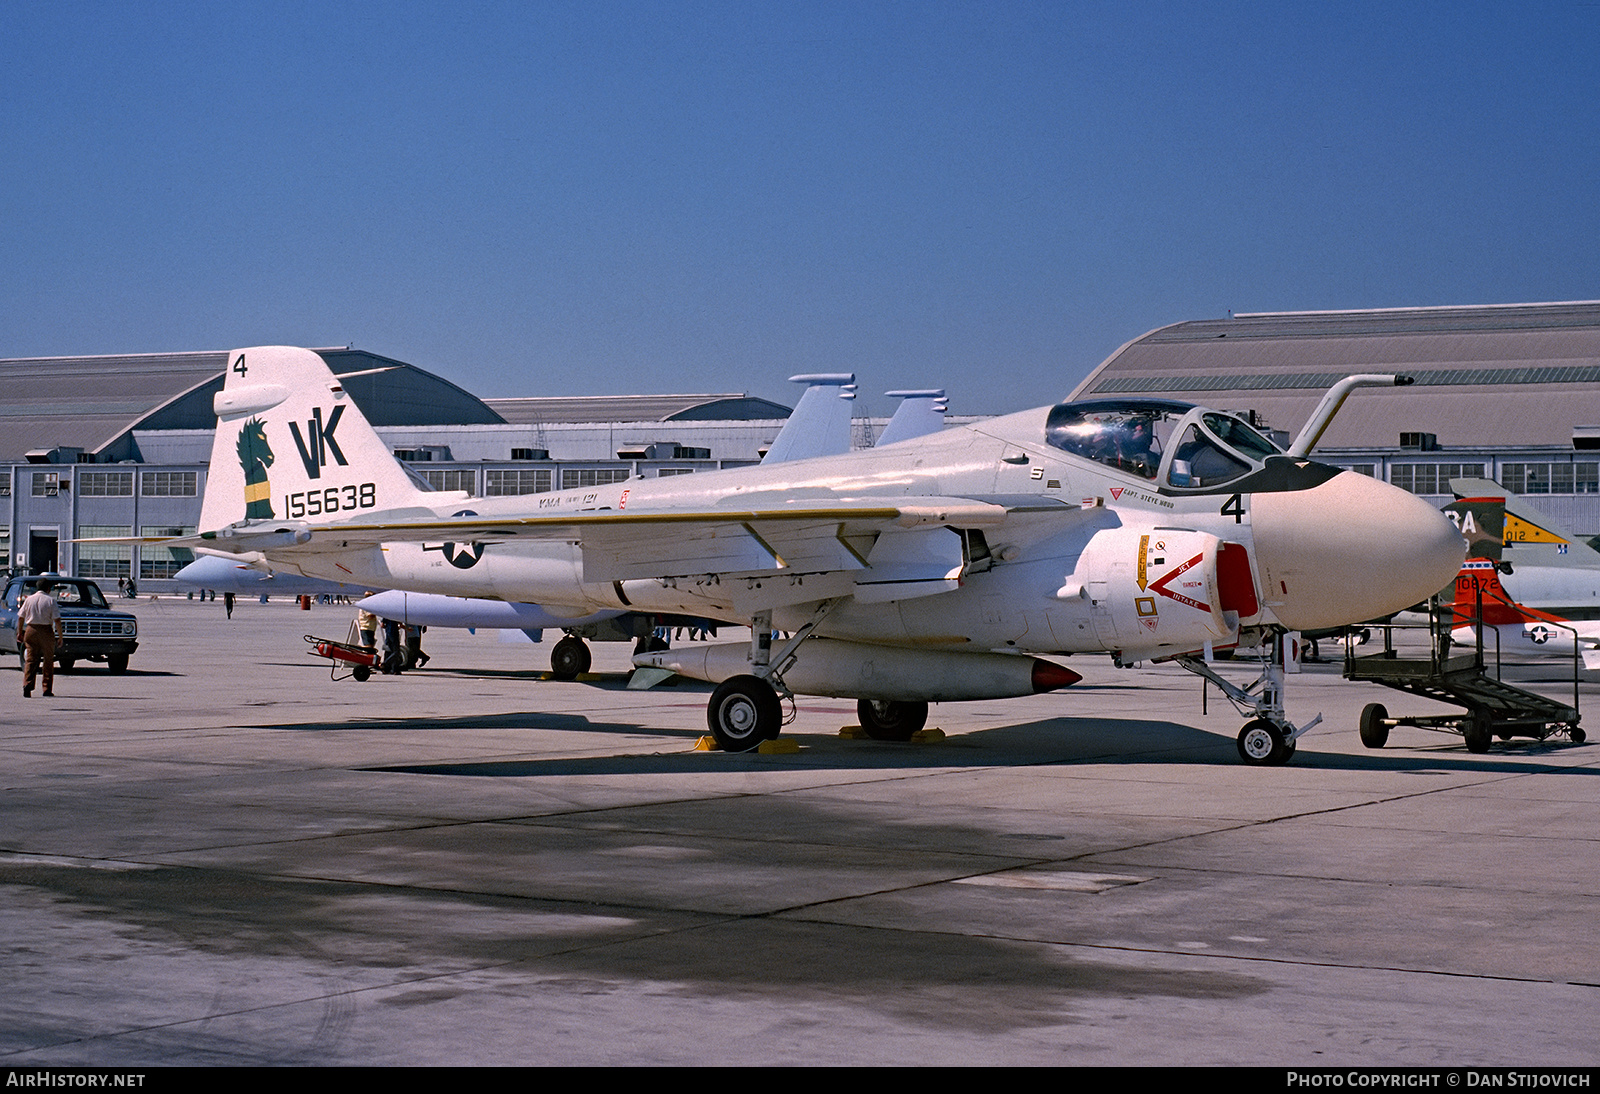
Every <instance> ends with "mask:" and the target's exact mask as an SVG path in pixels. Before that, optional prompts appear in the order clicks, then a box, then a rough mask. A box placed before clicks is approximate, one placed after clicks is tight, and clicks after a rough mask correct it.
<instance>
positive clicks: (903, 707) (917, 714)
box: [856, 699, 928, 741]
mask: <svg viewBox="0 0 1600 1094" xmlns="http://www.w3.org/2000/svg"><path fill="white" fill-rule="evenodd" d="M856 717H858V718H860V719H861V728H862V729H864V730H866V731H867V736H868V737H871V738H872V739H873V740H874V741H909V740H911V738H912V736H913V735H914V734H915V733H916V732H917V731H918V730H919V729H921V728H922V727H923V726H925V725H927V724H928V704H927V703H902V702H897V701H895V700H883V699H858V700H856Z"/></svg>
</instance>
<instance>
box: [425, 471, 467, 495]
mask: <svg viewBox="0 0 1600 1094" xmlns="http://www.w3.org/2000/svg"><path fill="white" fill-rule="evenodd" d="M421 474H422V477H423V478H424V479H427V480H428V485H429V486H431V487H433V488H434V489H435V490H463V491H465V492H466V493H468V494H473V493H476V492H477V489H478V481H477V479H478V477H477V475H476V474H474V473H473V472H471V471H423V472H421Z"/></svg>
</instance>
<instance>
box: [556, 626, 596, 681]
mask: <svg viewBox="0 0 1600 1094" xmlns="http://www.w3.org/2000/svg"><path fill="white" fill-rule="evenodd" d="M591 664H593V658H592V657H591V656H590V654H589V645H588V643H586V642H585V641H584V640H583V639H581V638H574V637H573V636H572V635H570V634H569V635H567V636H566V637H565V638H563V639H562V640H561V641H559V642H557V643H556V645H555V648H554V649H552V650H551V651H550V671H551V673H553V674H554V675H555V678H556V679H557V680H576V679H577V678H578V676H579V674H581V673H585V672H588V671H589V666H590V665H591Z"/></svg>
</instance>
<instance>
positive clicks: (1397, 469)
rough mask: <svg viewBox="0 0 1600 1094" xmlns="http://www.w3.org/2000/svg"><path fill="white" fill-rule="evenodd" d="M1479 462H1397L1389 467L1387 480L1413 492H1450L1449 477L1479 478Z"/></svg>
mask: <svg viewBox="0 0 1600 1094" xmlns="http://www.w3.org/2000/svg"><path fill="white" fill-rule="evenodd" d="M1481 478H1483V464H1481V463H1397V464H1393V465H1391V466H1390V468H1389V482H1390V484H1391V485H1393V486H1398V487H1399V488H1400V489H1402V490H1409V491H1410V492H1411V493H1413V494H1433V495H1444V494H1448V493H1450V480H1451V479H1481Z"/></svg>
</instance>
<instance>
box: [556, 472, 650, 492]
mask: <svg viewBox="0 0 1600 1094" xmlns="http://www.w3.org/2000/svg"><path fill="white" fill-rule="evenodd" d="M632 474H633V472H631V471H629V470H628V469H627V468H626V467H609V468H590V467H581V468H578V467H575V468H570V469H567V470H564V471H562V472H561V489H563V490H573V489H576V488H578V487H581V486H606V485H608V484H610V483H613V482H627V481H628V479H629V478H630V477H632Z"/></svg>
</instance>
